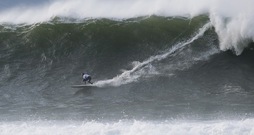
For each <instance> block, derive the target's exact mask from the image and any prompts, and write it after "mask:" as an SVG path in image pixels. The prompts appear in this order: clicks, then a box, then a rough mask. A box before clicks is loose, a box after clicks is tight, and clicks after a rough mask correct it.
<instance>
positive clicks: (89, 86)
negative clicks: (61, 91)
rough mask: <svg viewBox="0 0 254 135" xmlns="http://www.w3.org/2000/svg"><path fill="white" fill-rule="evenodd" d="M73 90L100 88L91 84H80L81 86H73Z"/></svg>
mask: <svg viewBox="0 0 254 135" xmlns="http://www.w3.org/2000/svg"><path fill="white" fill-rule="evenodd" d="M71 87H72V88H91V87H98V86H96V85H91V84H87V85H86V84H80V85H72V86H71Z"/></svg>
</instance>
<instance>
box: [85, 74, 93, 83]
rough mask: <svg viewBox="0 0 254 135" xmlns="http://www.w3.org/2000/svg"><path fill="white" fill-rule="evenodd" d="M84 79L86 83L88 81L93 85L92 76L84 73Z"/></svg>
mask: <svg viewBox="0 0 254 135" xmlns="http://www.w3.org/2000/svg"><path fill="white" fill-rule="evenodd" d="M82 78H83V82H85V83H86V81H88V82H89V83H90V84H93V83H92V82H91V80H92V77H91V76H90V75H88V74H85V73H82Z"/></svg>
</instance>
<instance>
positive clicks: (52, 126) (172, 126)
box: [0, 119, 254, 135]
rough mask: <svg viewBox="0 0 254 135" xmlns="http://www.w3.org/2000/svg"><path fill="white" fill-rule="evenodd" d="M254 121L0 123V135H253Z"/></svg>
mask: <svg viewBox="0 0 254 135" xmlns="http://www.w3.org/2000/svg"><path fill="white" fill-rule="evenodd" d="M253 123H254V119H246V120H221V121H196V122H188V121H186V122H185V121H171V122H170V121H168V122H153V121H119V122H109V123H103V122H96V121H89V122H83V123H81V122H75V121H73V122H64V121H62V122H61V121H58V122H57V121H55V122H50V121H36V122H1V123H0V134H1V135H253V134H254V126H253Z"/></svg>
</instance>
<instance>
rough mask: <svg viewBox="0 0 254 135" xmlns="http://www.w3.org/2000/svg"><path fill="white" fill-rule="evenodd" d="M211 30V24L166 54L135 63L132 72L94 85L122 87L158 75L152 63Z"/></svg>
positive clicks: (126, 71) (125, 72) (127, 71)
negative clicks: (148, 75)
mask: <svg viewBox="0 0 254 135" xmlns="http://www.w3.org/2000/svg"><path fill="white" fill-rule="evenodd" d="M209 28H211V23H207V24H205V25H204V26H203V27H202V28H200V29H199V31H198V33H197V34H196V35H195V36H194V37H192V38H190V39H189V40H187V41H185V42H181V43H178V44H176V45H174V46H172V47H171V48H170V49H169V50H168V51H166V52H165V53H163V54H159V55H155V56H151V57H149V58H148V59H146V60H144V61H142V62H135V64H134V67H133V68H132V69H131V70H125V71H124V72H123V73H122V74H120V75H117V76H116V77H114V78H112V79H107V80H101V81H98V82H96V83H94V85H96V86H98V87H105V86H120V85H123V84H128V83H131V82H135V81H137V80H138V79H139V78H140V77H142V76H143V75H147V74H154V73H156V70H155V69H154V67H153V66H152V65H151V63H153V62H156V61H161V60H164V59H166V58H168V57H170V56H171V55H172V54H174V53H175V52H176V51H179V50H181V49H183V48H184V47H185V46H187V45H189V44H190V43H192V42H193V41H195V40H197V39H198V38H200V37H202V36H203V34H204V33H205V32H206V31H207V30H208V29H209ZM206 57H207V56H206ZM147 69H149V70H147Z"/></svg>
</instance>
